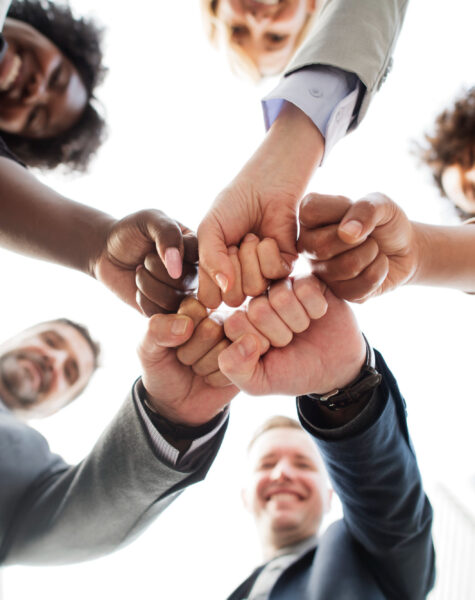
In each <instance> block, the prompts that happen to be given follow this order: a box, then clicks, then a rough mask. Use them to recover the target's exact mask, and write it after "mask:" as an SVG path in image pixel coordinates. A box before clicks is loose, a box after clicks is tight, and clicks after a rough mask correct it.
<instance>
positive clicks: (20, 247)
mask: <svg viewBox="0 0 475 600" xmlns="http://www.w3.org/2000/svg"><path fill="white" fill-rule="evenodd" d="M0 199H1V201H0V245H1V246H3V247H4V248H7V249H9V250H13V251H14V252H19V253H21V254H25V255H27V256H31V257H34V258H40V259H42V260H49V261H52V262H56V263H58V264H61V265H63V266H66V267H71V268H73V269H77V270H78V271H82V272H84V273H88V274H92V269H91V266H92V262H93V261H94V260H95V259H96V258H97V256H98V255H99V253H100V252H101V251H102V249H103V246H104V240H105V238H106V233H107V231H108V230H109V228H110V227H111V225H112V224H113V223H114V222H115V221H114V219H113V218H112V217H110V216H109V215H107V214H106V213H103V212H101V211H99V210H96V209H93V208H91V207H88V206H85V205H82V204H79V203H77V202H73V201H71V200H68V199H67V198H64V197H63V196H61V195H59V194H57V193H56V192H54V191H53V190H52V189H50V188H48V187H47V186H45V185H43V184H42V183H40V182H39V181H38V180H36V179H35V178H34V177H33V176H32V175H31V174H30V173H28V171H26V170H25V169H23V168H22V167H20V166H19V165H17V164H15V163H14V162H13V161H11V160H8V159H5V158H0Z"/></svg>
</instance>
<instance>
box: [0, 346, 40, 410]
mask: <svg viewBox="0 0 475 600" xmlns="http://www.w3.org/2000/svg"><path fill="white" fill-rule="evenodd" d="M22 363H23V364H22ZM25 363H26V364H29V367H27V366H26V364H25ZM31 370H33V374H32V371H31ZM35 372H36V375H35V374H34V373H35ZM38 377H39V379H40V381H39V384H38V379H37V378H38ZM0 379H1V382H2V384H3V385H2V387H4V388H5V390H6V392H8V396H9V397H7V398H4V400H5V401H6V403H7V404H8V405H9V406H10V408H27V407H29V406H31V405H33V404H35V403H36V402H38V400H39V398H40V395H41V393H42V392H43V391H45V389H47V388H48V387H49V384H50V382H51V376H50V372H49V371H48V370H46V369H44V367H43V365H42V363H41V357H39V356H36V354H34V353H28V352H26V353H22V352H9V353H7V354H4V355H3V356H1V357H0Z"/></svg>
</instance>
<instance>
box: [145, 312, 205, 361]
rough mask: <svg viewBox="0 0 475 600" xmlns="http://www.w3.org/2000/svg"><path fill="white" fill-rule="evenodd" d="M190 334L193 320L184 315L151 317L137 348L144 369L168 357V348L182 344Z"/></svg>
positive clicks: (157, 315)
mask: <svg viewBox="0 0 475 600" xmlns="http://www.w3.org/2000/svg"><path fill="white" fill-rule="evenodd" d="M192 333H193V320H192V319H191V318H190V317H187V316H186V315H163V314H156V315H153V317H151V318H150V319H149V322H148V328H147V332H146V334H145V337H144V339H143V340H142V342H141V344H140V346H139V348H138V354H139V358H140V361H141V363H142V366H143V367H144V368H145V367H147V366H149V365H150V364H151V363H154V364H156V363H157V362H160V361H161V360H163V359H164V358H165V357H166V356H168V354H169V352H170V350H169V348H176V347H177V346H180V345H181V344H184V343H185V342H186V341H187V340H189V339H190V337H191V335H192Z"/></svg>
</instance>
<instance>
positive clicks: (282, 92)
mask: <svg viewBox="0 0 475 600" xmlns="http://www.w3.org/2000/svg"><path fill="white" fill-rule="evenodd" d="M360 86H361V82H360V80H359V79H358V77H357V76H356V75H355V74H354V73H349V72H347V71H343V70H342V69H337V68H334V67H327V66H324V65H317V66H311V67H306V68H304V69H300V70H299V71H294V72H293V73H291V74H290V75H288V76H287V77H284V78H283V79H281V81H280V82H279V84H278V85H277V87H276V88H275V89H274V90H273V91H272V92H271V93H270V94H268V95H267V96H266V97H265V98H263V100H262V108H263V111H264V120H265V124H266V128H267V129H269V127H270V126H271V125H272V123H273V122H274V121H275V119H276V118H277V117H278V115H279V113H280V111H281V109H282V106H283V104H284V102H291V103H292V104H294V105H295V106H297V107H298V108H300V110H301V111H303V112H304V113H305V114H306V115H307V116H308V117H309V118H310V119H311V120H312V122H313V123H314V125H315V126H316V127H317V128H318V129H319V131H320V133H321V134H322V135H323V137H324V138H325V151H324V155H323V159H322V163H323V161H324V160H325V158H326V156H327V154H328V153H329V152H330V150H331V148H332V147H333V146H334V145H335V144H336V143H337V142H338V140H339V139H341V138H342V137H343V136H344V135H345V134H346V132H347V130H348V128H349V126H350V124H351V122H352V120H353V118H354V112H355V107H356V104H357V101H358V96H359V91H360Z"/></svg>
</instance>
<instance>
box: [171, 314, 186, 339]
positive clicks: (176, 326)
mask: <svg viewBox="0 0 475 600" xmlns="http://www.w3.org/2000/svg"><path fill="white" fill-rule="evenodd" d="M187 325H188V317H176V319H175V320H174V321H173V323H172V327H171V329H172V333H173V335H183V334H184V333H185V331H186V327H187Z"/></svg>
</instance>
